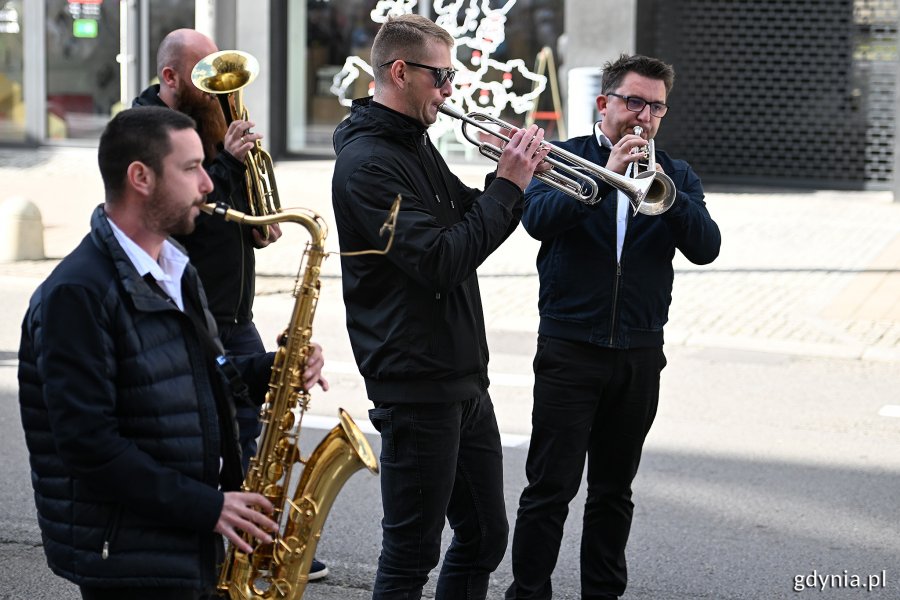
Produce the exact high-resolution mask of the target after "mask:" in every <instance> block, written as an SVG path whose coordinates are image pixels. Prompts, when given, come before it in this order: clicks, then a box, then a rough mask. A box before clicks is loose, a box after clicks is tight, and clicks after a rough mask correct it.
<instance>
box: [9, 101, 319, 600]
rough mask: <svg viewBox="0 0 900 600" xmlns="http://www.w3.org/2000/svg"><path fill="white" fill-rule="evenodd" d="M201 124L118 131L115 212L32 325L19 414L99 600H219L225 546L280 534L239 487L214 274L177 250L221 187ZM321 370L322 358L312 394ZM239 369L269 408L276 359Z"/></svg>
mask: <svg viewBox="0 0 900 600" xmlns="http://www.w3.org/2000/svg"><path fill="white" fill-rule="evenodd" d="M194 128H195V123H194V121H193V120H192V119H190V118H189V117H187V116H185V115H183V114H181V113H179V112H177V111H173V110H169V109H165V108H158V107H141V108H132V109H128V110H125V111H122V112H121V113H119V114H118V115H116V116H115V117H114V118H113V119H112V120H111V121H110V122H109V124H108V125H107V127H106V129H105V131H104V132H103V135H102V136H101V138H100V143H99V150H98V160H99V166H100V172H101V175H102V178H103V184H104V188H105V192H106V198H105V202H104V203H102V204H101V205H100V206H98V207H97V209H96V210H95V211H94V213H93V216H92V217H91V230H90V233H89V234H88V235H87V236H86V237H85V238H84V240H83V241H82V242H81V244H80V245H79V246H78V247H77V248H76V249H75V250H74V251H73V252H72V253H71V254H69V255H68V256H67V257H66V258H65V259H64V260H63V261H62V262H61V263H60V264H59V266H58V267H57V268H56V269H54V271H53V272H52V273H51V274H50V276H49V277H48V278H47V280H46V281H44V282H43V283H42V284H41V285H40V287H39V288H38V289H37V290H36V291H35V293H34V295H33V296H32V298H31V301H30V304H29V307H28V311H27V313H26V315H25V318H24V321H23V324H22V338H21V344H20V348H19V371H18V379H19V403H20V408H21V415H22V424H23V427H24V430H25V441H26V444H27V447H28V452H29V455H30V465H31V470H32V482H33V486H34V497H35V502H36V505H37V512H38V523H39V526H40V529H41V534H42V539H43V548H44V552H45V554H46V558H47V562H48V564H49V566H50V568H51V570H53V572H54V573H56V574H57V575H59V576H61V577H64V578H66V579H68V580H70V581H72V582H74V583H75V584H76V585H78V586H79V587H80V590H81V594H82V597H83V598H85V599H91V600H95V599H112V598H116V599H120V598H129V599H138V600H140V599H150V598H154V599H156V598H167V599H175V600H194V599H198V598H201V597H204V596H205V595H206V594H207V593H209V592H211V591H212V589H213V586H214V585H215V582H216V576H217V564H216V563H217V556H218V555H219V554H220V552H221V546H222V537H223V536H224V537H225V538H227V539H228V540H230V541H231V542H232V543H233V544H236V545H237V546H238V547H239V548H241V549H242V550H244V551H248V552H249V551H252V546H251V545H250V544H248V543H247V542H245V541H244V540H243V539H242V538H241V535H240V534H241V533H242V532H243V533H247V534H249V535H250V536H252V538H254V539H255V540H257V541H258V542H261V543H265V542H269V541H270V539H271V538H270V533H269V532H273V531H276V530H277V524H276V523H275V522H274V521H273V520H272V519H271V518H269V517H268V516H267V515H268V514H270V513H271V512H272V509H273V507H272V505H271V503H269V501H268V500H266V499H265V498H264V497H263V496H262V495H259V494H256V493H247V492H241V491H237V490H239V487H240V483H241V481H242V478H243V477H242V471H241V465H240V455H239V448H238V442H237V437H236V431H235V424H234V420H233V410H234V404H233V398H232V393H233V392H232V388H231V387H230V386H229V385H228V381H226V379H225V378H223V377H221V376H220V375H221V373H220V371H219V367H218V361H220V360H222V355H223V354H224V353H223V349H222V346H221V344H220V342H219V341H218V338H217V337H216V327H215V321H214V320H213V318H212V315H211V314H210V312H209V310H208V307H207V305H206V301H205V295H204V293H203V286H202V284H201V282H200V280H199V278H198V276H197V272H196V270H195V269H194V268H193V267H192V266H191V264H190V263H189V262H188V259H187V256H186V254H185V253H184V250H183V249H182V248H181V247H180V246H179V245H177V244H176V243H174V242H173V241H172V240H171V236H173V235H176V234H179V235H187V234H190V233H191V231H192V230H193V229H194V225H195V219H196V218H197V215H198V214H199V208H198V207H199V206H200V205H201V204H202V203H203V202H204V201H205V198H206V196H207V195H208V194H209V193H210V192H211V191H212V188H213V184H212V181H211V180H210V178H209V176H208V175H207V173H206V171H205V170H204V169H203V166H202V164H203V159H204V156H203V149H202V145H201V142H200V138H199V136H198V135H197V132H196V131H195V129H194ZM316 352H317V353H319V351H318V349H317V350H316ZM317 365H318V366H317ZM320 365H321V356H320V355H319V359H318V361H316V362H315V363H314V365H313V366H312V367H311V368H310V369H308V370H307V371H305V372H304V379H305V380H306V383H307V385H309V386H311V385H313V384H314V383H315V382H316V381H318V380H319V378H320V377H321V372H320ZM233 366H234V369H235V370H236V371H237V372H239V373H240V376H241V377H242V378H243V380H244V382H245V383H246V386H247V388H248V390H249V394H250V397H251V398H252V399H254V400H256V401H257V402H261V401H262V397H263V395H264V393H265V388H266V385H267V383H268V380H269V372H270V370H271V366H272V355H271V354H256V355H250V356H243V357H236V358H235V359H234V361H233Z"/></svg>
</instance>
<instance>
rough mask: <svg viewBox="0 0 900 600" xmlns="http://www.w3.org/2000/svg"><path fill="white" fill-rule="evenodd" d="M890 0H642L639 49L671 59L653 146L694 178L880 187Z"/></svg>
mask: <svg viewBox="0 0 900 600" xmlns="http://www.w3.org/2000/svg"><path fill="white" fill-rule="evenodd" d="M897 20H898V11H897V2H896V1H895V0H786V1H781V0H779V1H768V2H767V1H762V0H756V1H749V2H743V1H742V2H736V1H722V0H665V1H663V0H641V1H639V2H638V36H637V49H638V52H641V53H644V54H650V55H654V56H657V57H659V58H661V59H663V60H665V61H666V62H670V63H672V64H673V65H674V66H675V72H676V79H675V87H674V89H673V90H672V94H671V95H670V97H669V103H670V104H671V109H670V110H669V113H668V114H667V115H666V117H665V119H664V123H663V126H662V128H661V129H660V133H659V136H658V138H657V139H658V147H660V148H662V149H665V150H667V151H669V152H670V153H671V154H672V155H674V156H677V157H683V158H685V159H686V160H688V162H690V163H691V165H692V166H693V167H694V168H695V169H696V170H697V171H698V173H700V175H701V177H703V179H704V181H707V182H719V183H736V184H737V183H739V184H764V185H777V186H803V187H820V188H822V187H834V188H887V187H888V186H889V183H890V182H891V181H892V178H893V165H894V135H895V119H896V110H897V109H896V102H895V97H896V94H897V73H898V53H897V38H898V36H897Z"/></svg>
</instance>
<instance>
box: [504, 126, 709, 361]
mask: <svg viewBox="0 0 900 600" xmlns="http://www.w3.org/2000/svg"><path fill="white" fill-rule="evenodd" d="M556 145H558V146H559V147H560V148H563V149H565V150H568V151H569V152H572V153H574V154H577V155H578V156H581V157H583V158H585V159H587V160H589V161H591V162H593V163H595V164H597V165H600V166H603V165H605V164H606V162H607V160H608V159H609V150H608V149H606V148H602V147H601V146H600V144H599V143H598V142H597V138H596V137H595V136H593V135H588V136H582V137H576V138H573V139H570V140H568V141H566V142H561V143H558V144H556ZM656 160H657V162H658V163H659V164H660V165H661V166H662V167H663V169H664V170H665V172H666V174H667V175H668V176H669V177H671V179H672V181H673V183H674V184H675V188H676V189H677V190H678V192H677V198H676V200H675V203H674V205H673V206H672V207H671V208H670V209H669V210H668V211H667V212H665V213H663V214H662V215H659V216H648V215H643V214H638V215H636V216H633V217H632V215H631V210H630V209H629V212H628V218H629V220H628V227H627V229H626V232H625V241H624V245H623V247H622V258H621V261H620V262H619V263H617V261H616V194H617V190H616V189H615V188H613V187H612V186H611V185H609V184H608V183H604V182H600V183H599V185H600V189H601V190H602V194H603V199H602V201H601V202H599V203H598V204H595V205H593V206H587V205H585V204H583V203H581V202H579V201H577V200H575V199H573V198H571V197H570V196H567V195H565V194H563V193H561V192H558V191H557V190H555V189H553V188H551V187H549V186H547V185H545V184H543V183H541V182H539V181H537V180H535V181H532V184H531V185H530V186H529V187H528V189H527V190H526V194H525V197H526V199H525V213H524V215H523V216H522V225H523V226H524V227H525V229H526V230H527V231H528V233H529V234H531V236H532V237H534V238H535V239H538V240H540V241H541V242H542V243H541V249H540V251H539V252H538V258H537V267H538V271H539V273H540V281H541V290H540V299H539V302H538V306H539V309H540V315H541V323H540V330H539V331H540V333H542V334H545V335H549V336H552V337H559V338H564V339H569V340H577V341H585V342H590V343H592V344H597V345H600V346H607V347H610V348H636V347H649V346H661V345H662V344H663V326H664V325H665V324H666V321H667V320H668V318H669V304H670V303H671V301H672V280H673V276H674V272H673V269H672V259H673V258H674V257H675V250H676V249H678V250H680V251H681V253H682V254H683V255H684V256H685V257H686V258H687V259H688V260H690V261H691V262H693V263H694V264H698V265H703V264H707V263H710V262H712V261H713V260H714V259H715V258H716V256H718V254H719V245H720V244H721V235H720V233H719V228H718V226H717V225H716V223H715V222H714V221H713V220H712V218H711V217H710V216H709V212H708V211H707V210H706V204H705V203H704V202H703V186H702V185H701V184H700V178H699V177H698V176H697V174H696V173H694V171H693V169H691V167H690V166H689V165H688V164H687V163H686V162H684V161H682V160H673V159H671V158H669V157H668V155H666V153H665V152H660V151H657V153H656Z"/></svg>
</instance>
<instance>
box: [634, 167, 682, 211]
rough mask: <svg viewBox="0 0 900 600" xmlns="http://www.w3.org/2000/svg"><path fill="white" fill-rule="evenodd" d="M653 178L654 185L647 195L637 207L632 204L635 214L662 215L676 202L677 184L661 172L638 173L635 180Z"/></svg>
mask: <svg viewBox="0 0 900 600" xmlns="http://www.w3.org/2000/svg"><path fill="white" fill-rule="evenodd" d="M646 178H652V180H653V183H652V184H651V185H650V187H649V188H648V189H647V193H646V194H645V195H644V196H643V198H641V201H640V202H639V203H637V204H636V205H635V203H632V208H633V209H634V214H637V213H641V214H642V215H650V216H655V215H661V214H663V213H664V212H666V211H667V210H669V208H671V206H672V204H673V203H674V202H675V184H674V183H673V182H672V178H671V177H669V176H668V175H666V174H665V173H661V172H659V171H644V172H643V173H638V174H637V176H636V177H635V180H640V179H646Z"/></svg>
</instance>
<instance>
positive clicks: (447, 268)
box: [332, 99, 522, 402]
mask: <svg viewBox="0 0 900 600" xmlns="http://www.w3.org/2000/svg"><path fill="white" fill-rule="evenodd" d="M334 149H335V152H336V153H337V160H336V162H335V168H334V179H333V181H332V199H333V202H334V212H335V220H336V222H337V229H338V234H339V236H340V246H341V250H342V251H354V250H366V249H371V248H383V247H384V245H385V241H386V240H385V239H384V238H382V237H380V236H379V229H380V228H381V225H382V223H383V222H384V221H385V220H386V218H387V215H388V210H389V208H390V206H391V203H392V201H393V200H394V198H395V197H396V196H397V195H398V194H400V195H401V196H402V197H403V202H402V204H401V210H400V215H399V218H398V221H397V230H396V235H395V238H394V245H393V247H392V248H391V250H390V252H389V253H388V254H387V255H386V256H359V257H344V258H342V259H341V267H342V279H343V289H344V303H345V305H346V308H347V328H348V330H349V333H350V342H351V345H352V347H353V352H354V355H355V357H356V362H357V364H358V365H359V370H360V372H361V373H362V375H363V377H364V378H365V381H366V389H367V391H368V394H369V398H370V399H371V400H373V401H378V402H440V401H448V400H463V399H467V398H471V397H472V396H474V395H475V394H477V393H478V392H480V391H483V390H484V389H486V388H487V385H488V378H487V363H488V349H487V341H486V338H485V332H484V315H483V311H482V307H481V296H480V293H479V290H478V278H477V276H476V275H475V269H476V268H477V267H478V266H479V265H480V264H481V263H482V262H483V261H484V260H485V259H486V258H487V257H488V255H490V253H491V252H493V251H494V250H495V249H497V247H498V246H499V245H500V244H501V243H502V242H503V240H505V239H506V238H507V237H508V236H509V235H510V234H511V233H512V232H513V231H514V230H515V228H516V226H517V225H518V223H519V218H520V216H521V207H522V192H521V190H519V188H518V187H516V186H515V185H514V184H513V183H511V182H510V181H507V180H505V179H500V178H497V179H494V178H493V177H491V176H489V177H488V180H487V181H486V190H485V192H484V193H482V192H481V191H479V190H475V189H471V188H469V187H466V186H465V185H463V183H462V182H461V181H460V180H459V179H458V178H457V177H456V176H455V175H453V173H451V172H450V170H449V169H448V168H447V165H446V163H445V162H444V160H443V158H442V157H441V156H440V154H438V152H437V150H436V149H435V147H434V146H433V145H432V143H431V141H430V139H429V138H428V134H427V132H426V128H425V127H424V126H423V125H421V124H420V123H418V122H417V121H415V120H413V119H411V118H409V117H406V116H404V115H402V114H400V113H397V112H395V111H392V110H390V109H388V108H386V107H383V106H381V105H379V104H377V103H375V102H372V101H370V100H368V99H363V100H356V101H355V102H354V104H353V107H352V110H351V113H350V116H349V117H348V118H347V119H345V120H344V121H343V122H342V123H341V124H339V125H338V127H337V129H336V130H335V133H334Z"/></svg>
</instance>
